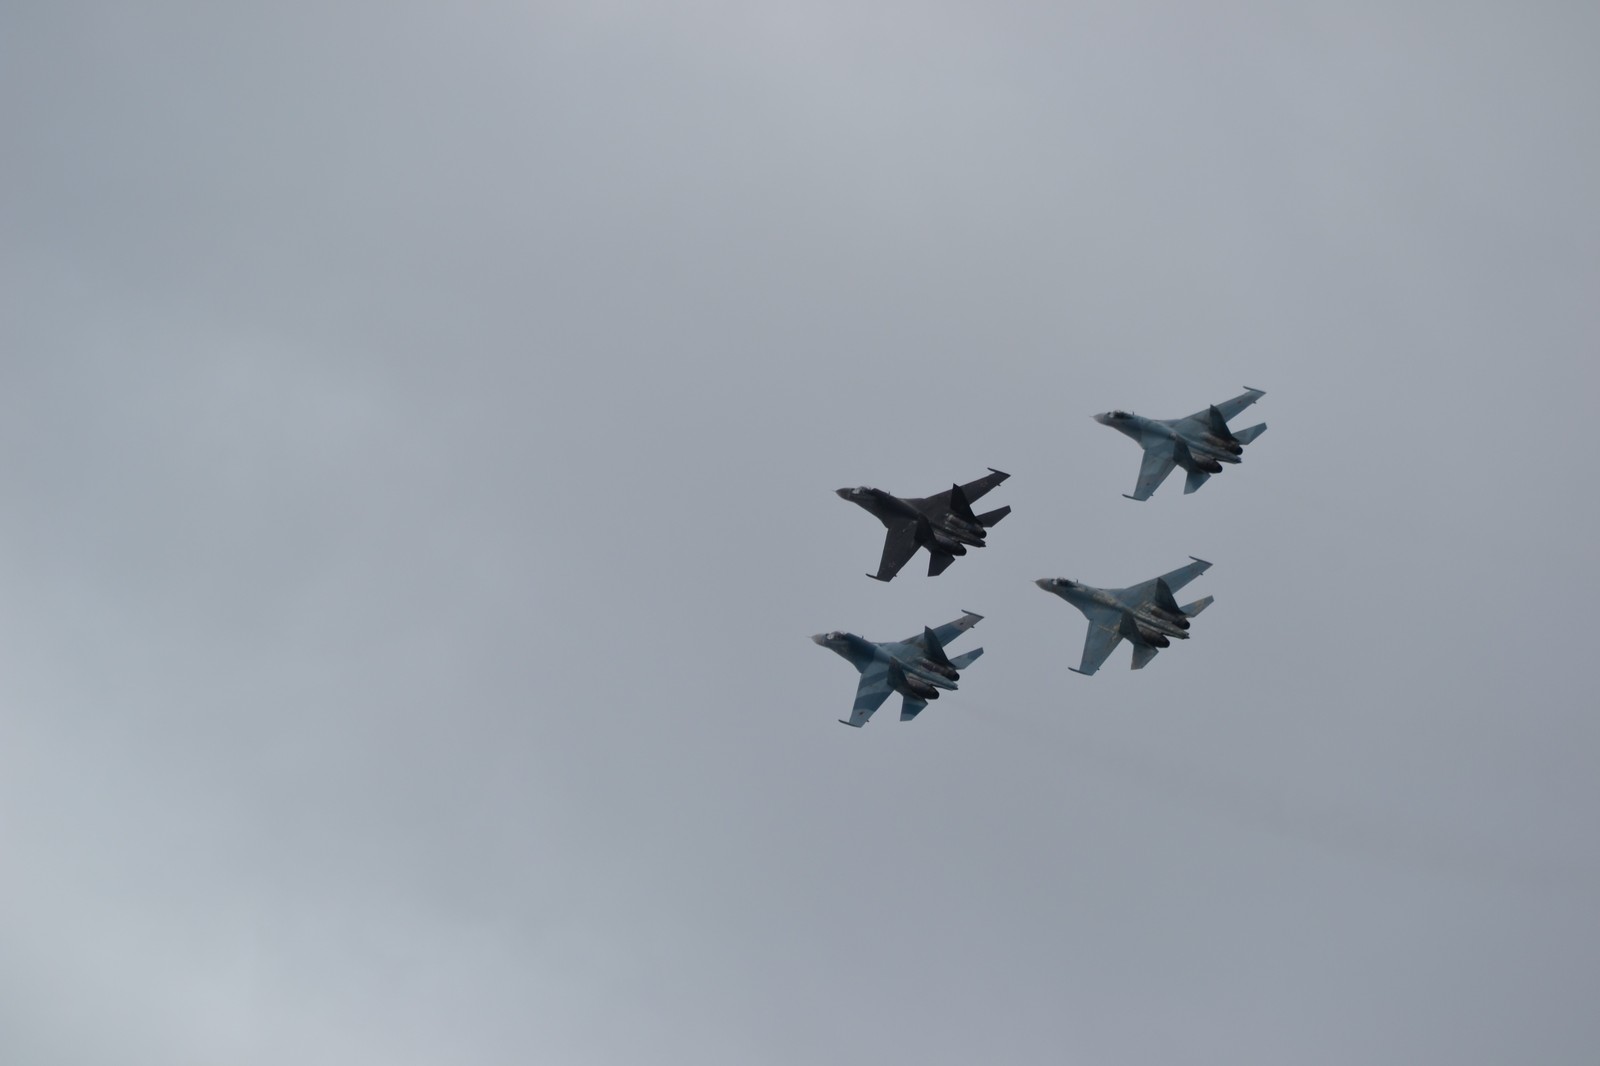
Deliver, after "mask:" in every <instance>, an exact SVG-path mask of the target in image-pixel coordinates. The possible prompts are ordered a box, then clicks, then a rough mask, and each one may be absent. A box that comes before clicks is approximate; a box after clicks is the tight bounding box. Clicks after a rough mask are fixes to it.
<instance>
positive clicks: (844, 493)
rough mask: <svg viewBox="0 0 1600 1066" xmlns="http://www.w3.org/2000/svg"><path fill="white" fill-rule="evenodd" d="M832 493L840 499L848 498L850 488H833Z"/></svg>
mask: <svg viewBox="0 0 1600 1066" xmlns="http://www.w3.org/2000/svg"><path fill="white" fill-rule="evenodd" d="M833 494H834V495H835V496H837V497H839V499H841V500H848V499H849V498H850V490H849V489H834V490H833Z"/></svg>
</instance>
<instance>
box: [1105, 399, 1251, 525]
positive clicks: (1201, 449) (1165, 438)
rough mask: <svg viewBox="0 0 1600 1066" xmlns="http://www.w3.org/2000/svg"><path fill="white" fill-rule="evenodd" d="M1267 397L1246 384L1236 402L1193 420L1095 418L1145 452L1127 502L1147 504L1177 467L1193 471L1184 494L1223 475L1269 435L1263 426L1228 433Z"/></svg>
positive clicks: (1120, 414) (1123, 415)
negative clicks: (1234, 420) (1253, 443)
mask: <svg viewBox="0 0 1600 1066" xmlns="http://www.w3.org/2000/svg"><path fill="white" fill-rule="evenodd" d="M1265 395H1266V393H1265V392H1262V391H1261V390H1260V389H1252V388H1249V387H1248V386H1246V388H1245V391H1244V392H1243V393H1242V394H1240V395H1238V396H1235V397H1234V398H1233V399H1231V400H1224V401H1223V402H1222V403H1219V404H1217V405H1215V406H1213V407H1208V408H1206V409H1205V410H1204V411H1199V412H1196V413H1195V414H1192V415H1190V416H1189V417H1188V418H1168V419H1160V418H1145V417H1143V416H1142V415H1135V414H1129V413H1128V412H1127V411H1107V412H1106V413H1105V414H1102V415H1095V416H1094V420H1095V421H1096V422H1098V423H1100V424H1101V425H1102V426H1110V427H1111V428H1112V429H1114V430H1116V431H1117V432H1119V433H1122V434H1124V435H1126V436H1129V437H1132V438H1133V439H1134V440H1136V441H1138V442H1139V444H1140V445H1141V446H1142V447H1143V448H1144V465H1142V466H1140V467H1139V484H1138V485H1137V486H1136V487H1135V488H1134V490H1133V495H1132V496H1128V499H1130V500H1148V499H1149V498H1150V494H1151V493H1153V492H1155V491H1156V488H1157V487H1158V486H1159V485H1160V484H1161V483H1162V482H1163V481H1165V480H1166V479H1167V475H1168V474H1170V473H1172V468H1173V467H1175V466H1181V467H1183V468H1184V469H1185V470H1187V471H1188V472H1189V479H1188V480H1187V481H1186V482H1184V485H1183V491H1184V492H1185V493H1190V492H1193V491H1194V490H1195V489H1197V488H1199V487H1200V486H1201V485H1204V484H1205V483H1206V478H1208V477H1210V476H1211V475H1212V474H1220V473H1222V464H1223V463H1237V462H1238V461H1239V453H1241V452H1243V451H1244V446H1245V445H1246V444H1249V443H1250V442H1251V441H1253V440H1255V439H1256V438H1257V437H1259V436H1261V434H1262V433H1264V432H1266V429H1267V424H1266V423H1265V422H1263V423H1261V424H1260V425H1259V426H1251V427H1250V428H1249V429H1241V430H1239V431H1238V432H1237V433H1234V432H1231V431H1230V430H1229V429H1228V419H1230V418H1234V417H1237V416H1238V414H1239V412H1240V411H1243V410H1244V409H1245V408H1246V407H1249V406H1250V405H1251V404H1253V403H1255V402H1256V401H1257V400H1259V399H1261V397H1263V396H1265ZM1123 495H1124V496H1127V495H1128V494H1127V493H1123Z"/></svg>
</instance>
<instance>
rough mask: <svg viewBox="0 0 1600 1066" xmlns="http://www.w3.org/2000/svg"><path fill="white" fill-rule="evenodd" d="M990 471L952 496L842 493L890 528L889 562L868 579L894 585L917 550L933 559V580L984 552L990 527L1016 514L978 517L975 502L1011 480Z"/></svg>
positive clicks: (952, 489)
mask: <svg viewBox="0 0 1600 1066" xmlns="http://www.w3.org/2000/svg"><path fill="white" fill-rule="evenodd" d="M1010 476H1011V475H1010V474H1005V473H1002V472H1000V471H999V470H996V469H995V468H994V467H992V466H991V467H990V468H989V473H988V475H987V476H985V477H981V478H979V479H978V480H976V481H969V482H967V483H966V484H965V485H951V486H950V491H949V492H941V493H939V494H938V495H937V496H927V497H923V498H921V499H917V498H904V499H903V498H901V497H899V496H894V495H891V494H889V493H887V492H884V491H883V490H882V489H870V488H867V487H866V486H865V485H862V486H861V487H859V488H854V489H836V490H835V492H836V493H837V494H838V496H839V498H840V499H844V500H849V501H850V502H851V503H854V504H859V505H860V506H862V507H864V508H866V509H867V510H868V511H870V512H872V514H873V516H874V517H876V518H877V520H878V521H880V522H882V523H883V524H884V525H885V526H886V527H888V530H889V534H888V536H887V537H885V538H884V542H883V558H882V559H881V560H880V561H879V563H878V572H877V573H876V574H868V575H867V576H868V577H871V578H876V579H877V580H879V581H888V580H889V579H890V578H892V577H894V575H896V574H898V573H899V572H900V568H901V567H903V566H905V565H906V563H907V562H909V561H910V560H911V557H912V556H913V555H915V554H917V549H918V548H919V547H921V548H927V549H928V554H929V555H930V556H932V558H930V559H929V560H928V576H929V577H933V576H935V575H937V574H942V573H944V570H945V567H947V566H949V565H950V564H951V563H953V562H955V558H956V556H958V555H965V554H967V549H968V548H969V547H971V548H981V547H983V538H984V537H985V535H986V534H987V532H988V529H987V527H989V526H992V525H994V524H995V523H996V522H998V521H1000V519H1002V518H1004V517H1005V516H1006V515H1008V514H1010V513H1011V508H1010V507H1001V508H999V509H998V510H994V511H990V512H988V513H987V514H973V513H972V503H973V501H974V500H976V499H978V498H979V497H980V496H982V495H983V494H984V493H986V492H988V491H989V490H990V489H992V488H994V487H995V486H996V485H998V484H1000V482H1002V481H1004V480H1005V479H1006V478H1008V477H1010Z"/></svg>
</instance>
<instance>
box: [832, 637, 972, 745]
mask: <svg viewBox="0 0 1600 1066" xmlns="http://www.w3.org/2000/svg"><path fill="white" fill-rule="evenodd" d="M982 618H983V615H981V614H973V613H972V612H971V611H966V612H963V613H962V615H961V617H960V618H957V619H956V620H955V621H954V622H947V623H945V624H944V625H942V626H940V627H939V628H938V629H928V628H926V627H924V628H923V630H922V634H921V635H920V636H915V637H910V638H908V639H906V640H897V641H887V642H885V643H883V644H878V643H876V642H874V641H870V640H868V639H867V638H866V637H858V636H856V635H855V634H854V633H840V632H838V631H835V632H832V633H818V634H817V635H816V636H814V637H812V638H811V639H812V640H814V641H816V642H817V643H818V644H821V645H822V646H823V647H824V648H828V649H830V650H832V651H834V652H837V653H838V654H839V655H842V656H844V657H845V658H846V659H849V660H850V665H852V666H854V667H855V668H856V669H857V670H858V671H860V672H861V683H860V684H859V685H857V686H856V704H855V706H854V707H853V708H851V711H850V720H849V721H848V722H847V721H845V720H844V719H843V718H841V719H839V722H840V723H841V724H842V725H853V726H855V727H856V728H858V729H859V728H860V727H861V726H864V725H866V724H867V719H869V718H871V717H872V714H873V712H874V711H876V710H877V709H878V708H879V707H880V706H881V705H882V704H883V701H884V700H886V699H888V698H889V693H891V692H898V693H900V695H902V696H904V697H905V700H904V701H903V702H902V703H901V704H900V720H901V721H902V722H909V721H911V719H913V718H915V717H916V716H917V715H918V714H919V713H921V711H922V709H923V708H924V707H926V706H927V705H928V701H929V700H936V699H938V698H939V691H940V690H941V689H943V690H945V691H948V692H953V691H955V688H956V681H958V680H959V679H960V677H961V671H962V670H964V669H966V668H967V667H968V666H970V665H971V664H972V663H973V661H974V660H976V659H977V658H978V656H980V655H982V654H983V649H982V648H973V649H972V650H971V651H969V652H965V653H964V654H961V655H957V656H956V657H955V658H954V659H952V658H950V657H949V656H947V655H946V654H945V653H944V646H945V645H946V644H948V643H950V642H951V641H952V640H954V639H956V638H957V637H959V636H960V635H961V634H963V633H965V632H966V631H967V630H969V629H971V628H972V627H973V626H975V625H977V624H978V622H979V620H981V619H982Z"/></svg>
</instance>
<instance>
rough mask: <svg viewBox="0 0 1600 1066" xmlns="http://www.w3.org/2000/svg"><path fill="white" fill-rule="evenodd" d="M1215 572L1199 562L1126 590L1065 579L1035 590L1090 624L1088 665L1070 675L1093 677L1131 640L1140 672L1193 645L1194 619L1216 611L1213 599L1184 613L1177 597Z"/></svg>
mask: <svg viewBox="0 0 1600 1066" xmlns="http://www.w3.org/2000/svg"><path fill="white" fill-rule="evenodd" d="M1189 558H1191V559H1194V556H1192V555H1191V556H1190V557H1189ZM1210 567H1211V564H1210V563H1208V562H1206V561H1205V560H1204V559H1194V562H1192V563H1190V564H1189V565H1188V566H1180V567H1179V568H1178V569H1176V570H1174V571H1172V572H1171V573H1170V574H1162V575H1161V576H1160V577H1158V578H1154V579H1152V580H1150V581H1145V582H1141V583H1140V584H1137V585H1133V586H1130V587H1129V588H1125V589H1097V588H1095V587H1094V586H1093V585H1084V584H1081V583H1079V582H1077V581H1068V580H1067V579H1066V578H1064V577H1042V578H1040V579H1039V580H1038V581H1035V582H1034V584H1036V585H1038V586H1039V587H1040V588H1042V589H1044V590H1045V591H1046V592H1053V593H1055V594H1056V595H1057V596H1060V597H1061V598H1062V599H1064V600H1066V601H1067V602H1068V603H1070V604H1072V606H1074V607H1076V608H1077V609H1078V610H1080V611H1082V612H1083V613H1084V616H1085V617H1086V618H1088V619H1089V634H1088V636H1087V637H1086V638H1085V640H1084V642H1083V661H1082V662H1081V663H1080V664H1079V665H1077V666H1075V667H1068V669H1070V670H1072V671H1073V672H1074V673H1079V674H1092V673H1094V672H1095V671H1096V670H1098V669H1100V664H1101V663H1103V662H1105V661H1106V657H1107V656H1108V655H1110V654H1111V652H1112V651H1113V650H1114V649H1115V648H1116V646H1117V644H1118V643H1120V642H1121V641H1122V640H1123V638H1127V641H1128V643H1130V644H1132V645H1133V668H1134V669H1135V670H1140V669H1143V667H1144V665H1145V664H1146V663H1148V662H1149V661H1150V660H1151V659H1154V658H1155V656H1156V652H1158V651H1160V650H1161V649H1162V648H1165V647H1167V646H1168V645H1169V644H1171V643H1172V641H1173V640H1188V639H1189V619H1191V618H1193V617H1194V616H1195V615H1197V614H1199V613H1200V612H1201V611H1203V610H1205V609H1206V608H1207V607H1209V606H1211V600H1212V597H1210V596H1207V597H1206V598H1205V599H1203V600H1195V601H1194V602H1193V603H1191V604H1188V605H1187V606H1184V607H1179V606H1178V601H1177V600H1176V599H1174V598H1173V595H1172V594H1173V593H1174V592H1177V591H1178V590H1179V589H1181V588H1183V586H1185V585H1187V584H1188V583H1189V582H1191V581H1193V580H1194V579H1195V578H1197V577H1199V576H1200V575H1201V574H1203V573H1205V572H1206V571H1207V570H1208V569H1210Z"/></svg>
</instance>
